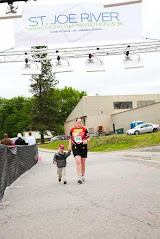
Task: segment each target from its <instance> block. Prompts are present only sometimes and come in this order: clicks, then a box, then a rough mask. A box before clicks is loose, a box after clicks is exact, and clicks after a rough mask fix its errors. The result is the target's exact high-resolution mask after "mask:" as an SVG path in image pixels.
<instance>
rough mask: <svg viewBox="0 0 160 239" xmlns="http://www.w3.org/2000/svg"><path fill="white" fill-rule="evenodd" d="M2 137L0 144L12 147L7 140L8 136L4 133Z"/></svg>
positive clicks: (10, 142)
mask: <svg viewBox="0 0 160 239" xmlns="http://www.w3.org/2000/svg"><path fill="white" fill-rule="evenodd" d="M3 137H4V138H3V139H2V141H1V144H5V145H12V141H11V140H10V139H9V138H8V134H6V133H5V134H4V135H3Z"/></svg>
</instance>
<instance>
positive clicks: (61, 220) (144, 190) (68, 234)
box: [0, 146, 160, 239]
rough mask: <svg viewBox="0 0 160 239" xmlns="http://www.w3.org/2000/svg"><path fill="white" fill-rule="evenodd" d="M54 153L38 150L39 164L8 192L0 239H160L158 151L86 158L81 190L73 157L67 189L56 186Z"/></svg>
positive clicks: (0, 210)
mask: <svg viewBox="0 0 160 239" xmlns="http://www.w3.org/2000/svg"><path fill="white" fill-rule="evenodd" d="M54 152H55V151H51V150H42V149H40V150H39V154H40V156H41V158H40V159H41V161H39V162H38V163H37V164H36V165H35V166H34V167H33V168H32V169H31V170H29V171H28V172H26V173H25V174H23V175H22V176H21V177H20V178H18V179H17V180H16V181H15V182H14V183H13V184H12V185H11V186H10V187H8V188H7V189H6V191H5V196H4V199H5V200H6V202H8V203H10V204H9V205H7V204H6V205H5V204H4V206H1V207H0V238H6V239H12V238H14V239H22V238H23V239H30V238H32V239H41V238H43V239H53V238H56V239H82V238H86V239H97V238H98V239H105V238H107V239H152V238H153V239H160V203H159V202H160V186H159V185H160V160H159V158H160V157H159V156H160V147H159V146H157V147H156V148H155V149H154V147H153V148H145V149H141V150H125V151H116V152H102V153H89V154H88V158H87V161H86V182H85V183H84V184H82V185H79V184H78V183H77V175H76V168H75V161H74V158H73V155H71V156H70V157H69V158H68V159H67V184H66V185H64V184H63V183H62V182H60V183H59V182H58V180H57V174H56V166H55V165H53V164H52V158H53V155H54ZM138 155H139V156H138Z"/></svg>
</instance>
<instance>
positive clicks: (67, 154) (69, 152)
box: [65, 150, 71, 158]
mask: <svg viewBox="0 0 160 239" xmlns="http://www.w3.org/2000/svg"><path fill="white" fill-rule="evenodd" d="M70 154H71V151H70V150H68V152H65V158H67V157H68V156H69V155H70Z"/></svg>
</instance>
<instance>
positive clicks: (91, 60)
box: [85, 54, 105, 72]
mask: <svg viewBox="0 0 160 239" xmlns="http://www.w3.org/2000/svg"><path fill="white" fill-rule="evenodd" d="M85 67H86V71H87V72H94V71H105V65H104V62H103V61H102V60H101V59H99V58H97V57H95V56H93V55H92V54H89V55H88V59H87V60H86V61H85Z"/></svg>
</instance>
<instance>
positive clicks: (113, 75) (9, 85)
mask: <svg viewBox="0 0 160 239" xmlns="http://www.w3.org/2000/svg"><path fill="white" fill-rule="evenodd" d="M41 1H42V2H43V0H41ZM61 1H63V2H66V3H68V2H69V0H68V1H67V0H59V2H61ZM92 1H93V0H87V2H92ZM45 2H46V1H45ZM70 2H74V3H75V2H80V0H74V1H71V0H70ZM84 2H85V1H84ZM141 8H142V27H143V35H144V37H145V38H151V39H160V27H159V25H160V14H159V9H160V1H159V0H143V3H142V4H141ZM134 18H136V16H133V21H134ZM0 31H1V32H3V37H2V34H1V38H0V51H3V50H5V49H8V48H10V47H12V46H13V42H12V40H13V34H12V31H11V30H10V21H9V20H0ZM141 57H142V60H143V64H144V68H139V69H138V68H137V69H129V70H126V69H124V66H123V61H122V59H123V56H109V57H105V59H104V61H105V65H106V71H105V72H94V73H93V72H92V73H89V72H85V69H84V59H81V60H79V59H74V61H75V63H76V64H75V65H76V67H75V70H74V72H68V73H60V74H56V79H57V80H58V81H59V83H58V85H57V87H58V88H63V87H65V86H67V87H73V88H74V89H77V90H79V91H86V92H87V94H88V95H90V96H94V95H97V94H98V95H123V94H125V95H133V94H160V77H159V76H160V67H159V62H160V53H145V54H141ZM29 85H30V81H29V77H28V76H22V75H21V64H20V63H9V64H8V63H0V97H3V98H7V99H9V98H12V97H17V96H25V97H30V96H31V93H30V92H29Z"/></svg>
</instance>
